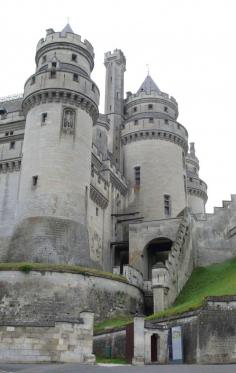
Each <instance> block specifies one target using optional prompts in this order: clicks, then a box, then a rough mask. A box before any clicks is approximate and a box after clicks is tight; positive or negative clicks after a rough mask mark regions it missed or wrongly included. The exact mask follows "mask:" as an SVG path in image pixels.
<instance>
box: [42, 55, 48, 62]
mask: <svg viewBox="0 0 236 373" xmlns="http://www.w3.org/2000/svg"><path fill="white" fill-rule="evenodd" d="M46 61H47V55H46V54H45V56H43V60H42V63H44V62H46Z"/></svg>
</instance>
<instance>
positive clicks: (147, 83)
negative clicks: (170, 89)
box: [137, 75, 161, 94]
mask: <svg viewBox="0 0 236 373" xmlns="http://www.w3.org/2000/svg"><path fill="white" fill-rule="evenodd" d="M140 92H146V93H148V94H150V93H151V92H157V93H160V92H161V91H160V89H159V88H158V86H157V85H156V83H155V82H154V81H153V80H152V78H151V76H150V75H147V77H146V79H145V80H144V82H143V84H142V85H141V87H140V88H139V90H138V92H137V93H140Z"/></svg>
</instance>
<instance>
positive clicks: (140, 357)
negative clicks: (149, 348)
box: [132, 315, 145, 365]
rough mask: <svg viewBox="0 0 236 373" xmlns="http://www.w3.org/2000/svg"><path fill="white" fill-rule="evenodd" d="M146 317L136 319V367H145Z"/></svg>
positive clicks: (134, 358)
mask: <svg viewBox="0 0 236 373" xmlns="http://www.w3.org/2000/svg"><path fill="white" fill-rule="evenodd" d="M144 346H145V345H144V316H143V315H137V316H135V318H134V357H133V361H132V363H133V364H134V365H144Z"/></svg>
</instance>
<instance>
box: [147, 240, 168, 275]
mask: <svg viewBox="0 0 236 373" xmlns="http://www.w3.org/2000/svg"><path fill="white" fill-rule="evenodd" d="M172 244H173V241H172V240H170V239H169V238H167V237H158V238H154V239H153V240H151V241H150V242H149V243H148V244H147V245H146V247H145V248H144V261H145V266H144V279H146V280H151V279H152V267H153V265H154V264H156V263H158V262H161V263H163V264H165V261H166V260H167V259H168V255H169V252H170V250H171V246H172Z"/></svg>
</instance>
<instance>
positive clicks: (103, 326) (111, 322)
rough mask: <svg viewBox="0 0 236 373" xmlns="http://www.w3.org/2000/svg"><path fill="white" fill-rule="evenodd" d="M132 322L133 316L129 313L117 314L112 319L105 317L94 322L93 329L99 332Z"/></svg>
mask: <svg viewBox="0 0 236 373" xmlns="http://www.w3.org/2000/svg"><path fill="white" fill-rule="evenodd" d="M132 322H133V318H132V317H131V316H129V315H119V316H117V317H115V318H112V319H107V320H105V321H102V322H100V323H99V324H95V326H94V331H95V333H96V332H101V331H106V330H108V329H115V328H119V327H122V326H125V325H127V324H130V323H132Z"/></svg>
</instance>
